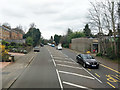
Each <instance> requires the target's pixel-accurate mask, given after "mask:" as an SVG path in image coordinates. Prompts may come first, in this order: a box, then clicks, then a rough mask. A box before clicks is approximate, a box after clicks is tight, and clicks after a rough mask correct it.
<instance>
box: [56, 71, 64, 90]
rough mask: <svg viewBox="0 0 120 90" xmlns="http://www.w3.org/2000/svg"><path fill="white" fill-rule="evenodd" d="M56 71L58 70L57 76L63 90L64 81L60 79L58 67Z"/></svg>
mask: <svg viewBox="0 0 120 90" xmlns="http://www.w3.org/2000/svg"><path fill="white" fill-rule="evenodd" d="M56 72H57V76H58V80H59V84H60V88H61V90H63V85H62V82H61V79H60V75H59V72H58V70H57V69H56Z"/></svg>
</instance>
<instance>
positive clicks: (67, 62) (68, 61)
mask: <svg viewBox="0 0 120 90" xmlns="http://www.w3.org/2000/svg"><path fill="white" fill-rule="evenodd" d="M55 61H56V62H65V63H72V64H76V63H74V62H69V61H60V60H55Z"/></svg>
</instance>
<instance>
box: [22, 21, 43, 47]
mask: <svg viewBox="0 0 120 90" xmlns="http://www.w3.org/2000/svg"><path fill="white" fill-rule="evenodd" d="M23 38H24V39H26V44H27V45H28V46H33V47H35V46H36V45H39V44H40V38H41V32H40V30H39V29H38V28H36V27H35V24H34V23H32V24H31V25H30V28H29V31H28V32H27V33H26V34H25V35H24V36H23Z"/></svg>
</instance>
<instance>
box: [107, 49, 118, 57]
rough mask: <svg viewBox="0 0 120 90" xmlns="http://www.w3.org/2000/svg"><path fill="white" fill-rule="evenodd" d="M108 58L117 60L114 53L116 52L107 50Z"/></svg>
mask: <svg viewBox="0 0 120 90" xmlns="http://www.w3.org/2000/svg"><path fill="white" fill-rule="evenodd" d="M107 57H108V58H110V59H116V58H117V57H116V55H115V53H114V51H113V50H112V48H107Z"/></svg>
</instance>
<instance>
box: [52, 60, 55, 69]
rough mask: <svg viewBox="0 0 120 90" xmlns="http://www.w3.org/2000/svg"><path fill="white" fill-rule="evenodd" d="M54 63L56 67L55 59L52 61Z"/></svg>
mask: <svg viewBox="0 0 120 90" xmlns="http://www.w3.org/2000/svg"><path fill="white" fill-rule="evenodd" d="M52 61H53V63H54V66H55V67H56V63H55V60H54V59H52Z"/></svg>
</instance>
